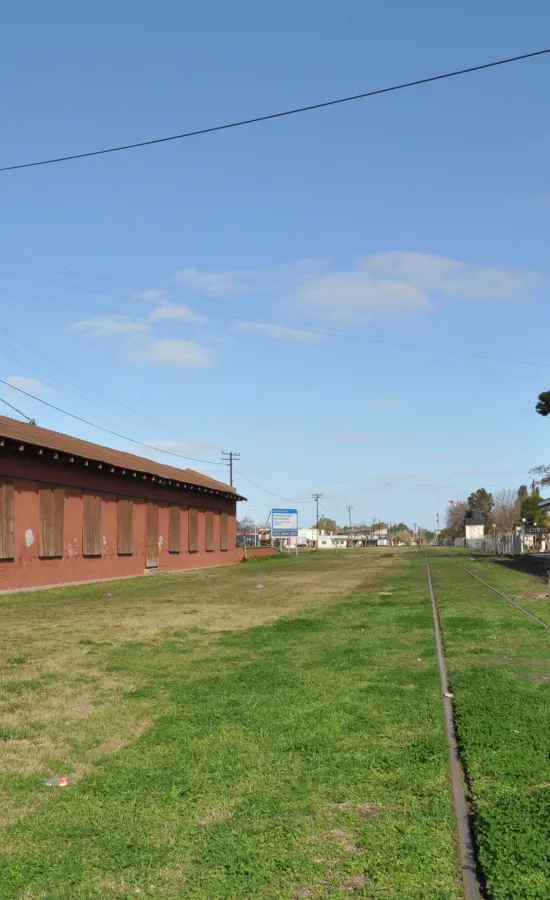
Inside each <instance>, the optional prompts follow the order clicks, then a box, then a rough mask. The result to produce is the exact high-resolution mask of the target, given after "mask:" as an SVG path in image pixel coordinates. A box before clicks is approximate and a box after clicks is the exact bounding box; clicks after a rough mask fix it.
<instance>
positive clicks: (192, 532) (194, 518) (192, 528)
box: [189, 509, 199, 553]
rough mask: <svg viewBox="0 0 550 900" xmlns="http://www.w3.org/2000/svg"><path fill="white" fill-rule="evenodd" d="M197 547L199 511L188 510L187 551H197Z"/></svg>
mask: <svg viewBox="0 0 550 900" xmlns="http://www.w3.org/2000/svg"><path fill="white" fill-rule="evenodd" d="M198 549H199V511H198V509H190V510H189V552H190V553H197V551H198Z"/></svg>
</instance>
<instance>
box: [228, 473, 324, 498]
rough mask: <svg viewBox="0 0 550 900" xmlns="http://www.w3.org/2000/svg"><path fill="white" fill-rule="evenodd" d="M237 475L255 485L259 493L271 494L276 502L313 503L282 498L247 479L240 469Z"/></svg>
mask: <svg viewBox="0 0 550 900" xmlns="http://www.w3.org/2000/svg"><path fill="white" fill-rule="evenodd" d="M235 471H236V472H237V475H240V476H241V478H244V480H245V481H248V483H249V484H252V485H254V487H255V488H258V490H259V491H263V492H264V494H269V495H270V496H271V497H275V499H276V500H284V501H285V502H286V503H313V502H314V501H313V500H294V498H292V499H291V498H290V497H281V496H280V495H279V494H274V493H273V491H268V490H267V488H264V487H262V486H261V484H256V482H255V481H252V479H251V478H247V477H246V475H243V473H242V472H239V471H238V469H235Z"/></svg>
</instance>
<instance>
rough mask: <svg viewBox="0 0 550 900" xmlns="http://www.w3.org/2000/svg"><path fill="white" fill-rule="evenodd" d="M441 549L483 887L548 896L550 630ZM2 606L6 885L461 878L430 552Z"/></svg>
mask: <svg viewBox="0 0 550 900" xmlns="http://www.w3.org/2000/svg"><path fill="white" fill-rule="evenodd" d="M478 565H483V566H489V568H490V573H491V574H492V573H493V569H495V570H496V573H498V572H499V571H500V570H499V569H498V568H497V567H495V566H492V565H491V564H489V563H485V562H483V563H479V564H478ZM432 569H433V574H434V581H435V587H436V591H437V593H438V598H439V600H440V604H441V613H442V624H443V630H444V638H445V643H446V647H447V651H448V654H449V668H450V676H451V680H452V684H453V690H454V693H455V702H456V704H457V717H458V722H459V728H460V732H461V737H462V738H463V746H464V754H465V759H466V761H467V764H468V770H469V773H470V776H471V783H472V792H473V796H474V798H475V801H476V821H477V824H478V829H479V843H480V855H481V860H482V862H483V866H484V872H485V877H486V880H487V884H488V886H489V889H490V892H491V893H489V896H492V897H495V898H499V900H500V898H512V897H513V898H514V900H516V898H518V900H521V898H535V897H536V898H539V897H540V898H543V897H546V896H550V874H549V873H548V870H547V869H545V862H544V858H545V854H546V849H545V845H544V844H543V843H542V841H543V839H544V838H545V836H546V841H547V838H548V837H549V836H550V835H548V822H549V821H550V810H548V786H545V781H546V782H547V781H548V728H547V727H546V726H547V723H548V712H550V710H549V708H548V701H549V698H550V692H549V690H548V687H549V684H550V682H549V681H548V678H547V676H548V636H547V635H546V634H545V633H544V632H543V629H539V630H537V627H536V626H535V625H534V624H533V623H530V622H529V621H528V620H527V619H526V618H525V617H523V616H521V615H520V614H519V613H517V612H515V611H514V610H513V609H511V607H509V606H508V604H506V603H505V602H504V601H503V600H500V599H499V598H497V597H495V595H491V596H492V597H494V602H493V600H492V599H491V597H486V596H485V592H484V591H483V589H482V588H481V585H477V583H476V582H474V581H473V579H467V576H465V575H463V574H462V573H460V572H459V571H458V570H457V569H456V567H454V564H453V560H452V559H449V558H447V557H446V556H443V555H441V556H440V557H438V558H436V559H435V560H433V562H432ZM490 573H489V570H487V572H486V574H485V575H482V577H485V578H487V580H489V581H491V577H490ZM496 573H495V574H496ZM507 577H509V576H507ZM521 577H522V578H523V576H521ZM258 584H263V585H264V587H263V588H258V587H257V585H258ZM531 587H533V585H531ZM478 588H479V590H478ZM526 590H527V589H526V587H525V584H524V583H523V581H522V587H521V592H523V593H525V592H526ZM533 590H534V588H533ZM487 593H488V592H487ZM539 614H540V615H543V614H542V611H541V612H540V613H539ZM543 617H544V616H543ZM0 618H1V620H2V629H1V636H2V637H1V640H2V645H1V654H2V655H1V660H2V673H3V678H2V684H1V687H0V702H1V705H2V713H1V722H2V725H1V727H0V773H1V792H2V793H1V796H0V801H1V804H2V812H3V815H2V817H1V819H2V823H1V824H2V831H1V833H0V841H1V849H2V853H3V855H2V861H1V863H0V897H1V898H2V900H11V898H18V900H34V898H41V897H48V898H73V897H74V898H95V897H119V898H121V897H134V896H136V895H139V894H141V895H142V896H151V897H157V896H158V897H167V898H179V897H181V898H205V900H217V898H220V900H222V898H235V900H246V898H250V900H252V898H254V900H256V898H264V897H265V898H268V897H274V898H275V897H276V898H289V900H294V898H327V897H330V898H349V897H354V896H355V897H366V898H388V897H392V896H400V897H403V898H407V900H409V898H410V900H414V898H426V900H451V898H454V900H456V898H460V897H462V896H463V894H462V888H461V883H460V878H459V876H458V862H457V853H456V840H455V823H454V813H453V808H452V796H451V792H450V788H449V777H448V753H447V746H446V741H445V731H444V722H443V714H442V704H441V696H440V684H439V672H438V669H437V663H436V658H435V647H434V640H433V627H432V618H431V606H430V602H429V597H428V592H427V585H426V578H425V568H424V561H423V559H422V558H421V557H419V556H417V555H416V554H414V553H411V552H409V551H394V552H387V551H376V550H373V551H370V550H369V551H361V550H359V551H344V552H341V553H333V552H330V551H329V552H327V553H324V552H323V553H319V554H315V553H313V554H304V555H303V556H300V557H298V558H297V559H296V558H295V557H283V558H277V559H273V560H271V559H267V560H263V561H258V562H254V563H249V564H247V565H241V566H237V567H233V568H227V569H218V570H211V571H210V572H208V571H205V572H194V573H187V574H184V575H178V576H175V575H174V576H156V577H151V578H143V579H136V580H133V581H124V582H113V583H111V584H109V585H105V584H101V585H91V586H89V587H87V588H82V587H79V588H74V589H71V588H64V589H62V590H56V591H48V592H37V593H34V594H24V595H19V596H17V595H12V596H7V597H3V598H0ZM522 620H524V621H522ZM539 631H540V632H541V633H539ZM545 673H546V674H545ZM545 679H546V680H545ZM545 717H546V718H545ZM545 754H546V757H545ZM545 772H546V774H545ZM64 774H67V775H72V774H74V775H75V781H74V783H73V784H72V785H71V786H69V787H67V788H57V787H47V786H45V785H44V784H43V782H42V779H44V778H47V777H49V776H54V775H64ZM514 834H515V835H516V838H515V842H514V844H513V846H511V840H512V835H514ZM547 845H548V841H547V843H546V846H547ZM546 860H547V856H546ZM514 891H515V892H514ZM536 891H538V893H536Z"/></svg>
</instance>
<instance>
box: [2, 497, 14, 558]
mask: <svg viewBox="0 0 550 900" xmlns="http://www.w3.org/2000/svg"><path fill="white" fill-rule="evenodd" d="M13 557H14V546H13V484H0V559H13Z"/></svg>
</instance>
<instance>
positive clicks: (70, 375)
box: [0, 325, 219, 450]
mask: <svg viewBox="0 0 550 900" xmlns="http://www.w3.org/2000/svg"><path fill="white" fill-rule="evenodd" d="M0 331H2V332H4V333H5V334H6V335H8V337H11V338H12V339H13V340H14V341H16V342H17V343H18V344H19V345H21V346H22V347H26V348H27V349H28V350H30V352H31V353H33V354H34V355H35V356H36V357H38V359H39V360H40V358H41V357H42V359H44V360H46V368H47V369H49V370H50V371H51V372H53V374H54V376H55V377H56V378H61V379H62V380H63V381H64V382H66V383H68V384H69V385H70V389H71V390H73V391H75V392H76V393H77V394H79V395H80V396H81V397H83V398H84V399H85V400H87V402H88V403H89V402H90V400H89V397H86V396H85V395H84V394H82V393H81V391H79V390H78V389H77V388H75V386H74V381H75V380H76V381H77V382H80V384H81V385H83V388H84V390H85V391H87V392H88V393H91V394H92V395H94V394H96V395H98V396H100V397H104V398H105V399H106V400H108V401H109V403H111V404H113V403H114V404H115V405H116V406H118V407H119V408H120V409H124V410H127V411H128V412H129V413H131V414H132V417H133V418H136V417H137V418H138V419H140V420H142V421H144V422H149V423H150V424H152V425H156V426H158V427H159V428H162V429H164V430H165V431H169V432H171V433H172V434H174V435H176V437H179V438H183V439H184V440H188V441H193V443H196V444H202V445H203V446H204V447H209V448H211V449H212V450H218V449H219V447H216V446H215V445H214V444H208V443H207V442H206V441H200V440H197V439H195V438H191V437H189V436H188V435H183V434H181V433H180V432H178V431H176V430H175V429H174V428H170V426H168V425H163V424H162V423H161V422H157V421H156V420H155V419H151V418H149V417H148V416H145V415H143V414H142V413H139V412H138V411H137V410H135V409H132V407H131V406H128V405H127V404H126V403H122V402H121V401H120V400H117V399H116V397H111V396H110V395H109V394H107V393H105V392H104V391H102V390H101V389H100V388H97V387H95V386H94V385H93V384H88V383H87V382H86V381H85V380H84V379H83V378H81V377H80V376H79V375H77V374H76V373H75V372H73V371H71V369H67V368H66V367H65V366H63V365H61V363H58V362H56V361H55V360H54V359H52V358H51V357H50V356H48V355H47V354H46V353H43V352H42V351H41V350H37V349H36V347H33V346H32V344H29V343H28V342H27V341H24V340H23V339H22V338H20V337H18V336H17V335H16V334H14V332H13V331H10V330H9V329H8V328H6V327H5V326H4V325H0ZM0 346H1V344H0ZM3 352H4V354H5V355H6V356H7V357H8V358H11V359H13V357H10V356H9V354H7V353H6V351H5V350H4V351H3ZM19 353H20V351H19V352H18V355H19ZM14 361H17V362H20V359H17V360H14ZM30 365H31V366H33V365H34V366H36V365H37V364H36V363H35V362H32V361H31V364H30ZM39 365H44V364H40V363H39ZM52 366H54V367H55V368H56V369H59V371H60V372H61V373H62V374H61V376H59V375H57V373H56V372H55V371H54V369H52ZM63 373H66V374H63ZM40 377H41V378H44V375H42V374H41V375H40ZM44 380H45V381H46V380H47V379H46V378H44ZM64 389H65V390H67V386H66V385H64ZM98 405H100V406H103V407H104V404H101V403H99V404H98Z"/></svg>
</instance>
